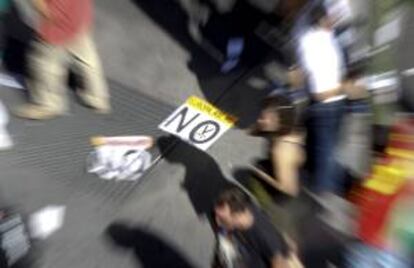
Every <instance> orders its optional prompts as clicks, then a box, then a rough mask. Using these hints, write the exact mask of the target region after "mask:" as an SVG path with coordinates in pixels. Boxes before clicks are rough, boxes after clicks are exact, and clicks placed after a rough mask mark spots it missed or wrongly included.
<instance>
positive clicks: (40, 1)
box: [32, 0, 51, 19]
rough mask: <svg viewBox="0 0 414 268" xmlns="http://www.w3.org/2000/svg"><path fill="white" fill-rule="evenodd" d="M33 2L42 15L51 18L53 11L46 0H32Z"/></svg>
mask: <svg viewBox="0 0 414 268" xmlns="http://www.w3.org/2000/svg"><path fill="white" fill-rule="evenodd" d="M32 4H33V6H34V8H35V9H36V11H37V12H39V14H40V15H42V16H43V17H45V18H47V19H50V18H51V13H50V10H49V7H48V5H47V2H46V0H32Z"/></svg>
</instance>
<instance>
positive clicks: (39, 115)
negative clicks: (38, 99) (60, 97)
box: [13, 104, 63, 120]
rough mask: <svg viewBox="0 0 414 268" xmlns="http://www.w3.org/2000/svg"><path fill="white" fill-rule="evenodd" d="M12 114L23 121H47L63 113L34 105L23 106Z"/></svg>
mask: <svg viewBox="0 0 414 268" xmlns="http://www.w3.org/2000/svg"><path fill="white" fill-rule="evenodd" d="M13 114H14V115H15V116H17V117H20V118H24V119H30V120H49V119H53V118H56V117H59V116H61V115H62V114H63V112H61V111H55V110H52V109H50V108H47V107H44V106H40V105H36V104H24V105H22V106H20V107H18V108H17V109H16V110H14V111H13Z"/></svg>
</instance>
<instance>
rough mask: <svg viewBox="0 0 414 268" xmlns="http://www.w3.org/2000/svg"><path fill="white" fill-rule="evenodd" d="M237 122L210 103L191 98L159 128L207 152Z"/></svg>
mask: <svg viewBox="0 0 414 268" xmlns="http://www.w3.org/2000/svg"><path fill="white" fill-rule="evenodd" d="M235 122H236V118H235V117H233V116H231V115H229V114H226V113H224V112H222V111H220V110H219V109H218V108H216V107H214V106H213V105H211V104H210V103H208V102H206V101H204V100H202V99H200V98H197V97H190V98H189V99H188V100H187V101H186V102H185V103H184V104H183V105H181V106H180V107H179V108H178V109H177V110H175V111H174V112H173V113H172V114H171V115H170V116H169V117H168V118H167V119H166V120H164V121H163V122H162V123H161V124H160V125H159V128H160V129H161V130H163V131H165V132H168V133H171V134H173V135H175V136H177V137H179V138H181V139H182V140H184V141H186V142H188V143H190V144H192V145H194V146H195V147H197V148H199V149H201V150H207V149H208V148H209V147H210V146H211V145H213V144H214V143H215V142H216V141H217V140H218V139H219V138H220V137H221V136H222V135H223V134H224V133H225V132H226V131H227V130H229V129H230V128H231V127H232V126H233V125H234V123H235Z"/></svg>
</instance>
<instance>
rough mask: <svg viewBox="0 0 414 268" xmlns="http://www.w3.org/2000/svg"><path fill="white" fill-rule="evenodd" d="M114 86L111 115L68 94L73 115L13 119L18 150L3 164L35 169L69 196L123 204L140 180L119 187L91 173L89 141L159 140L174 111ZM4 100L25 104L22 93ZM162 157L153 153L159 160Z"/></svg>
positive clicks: (4, 94)
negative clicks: (111, 137)
mask: <svg viewBox="0 0 414 268" xmlns="http://www.w3.org/2000/svg"><path fill="white" fill-rule="evenodd" d="M110 87H111V93H112V105H113V108H114V112H113V114H112V115H109V116H102V115H97V114H94V113H93V111H91V110H89V109H87V108H84V107H82V106H81V105H79V104H78V103H77V102H76V101H75V100H74V99H75V98H74V97H73V96H72V95H73V94H71V93H68V95H69V96H71V97H70V98H69V99H71V100H70V102H71V111H70V113H69V114H68V115H66V116H63V117H61V118H58V119H54V120H51V121H46V122H36V121H26V120H20V119H16V118H12V122H11V125H10V131H11V133H12V135H13V138H14V140H15V142H16V147H15V148H14V149H13V150H11V151H9V152H3V153H1V154H0V164H1V165H5V166H7V167H8V168H16V169H19V168H23V167H24V168H35V169H36V170H39V171H41V172H42V173H44V174H47V175H48V176H50V177H52V178H54V179H55V180H56V181H59V183H62V184H64V185H65V187H63V188H62V189H67V191H68V193H69V194H70V192H72V191H73V192H76V193H80V192H81V193H83V194H86V195H88V194H93V195H99V196H101V197H102V198H103V199H105V200H113V201H115V200H116V199H117V200H118V201H121V199H123V198H124V197H126V196H127V195H128V194H129V193H131V191H132V190H133V189H134V186H136V185H135V184H137V183H139V181H136V182H117V183H115V182H111V181H103V180H101V179H99V178H98V177H96V176H94V175H89V174H87V173H86V172H85V165H86V157H87V155H88V154H89V152H90V151H91V150H92V148H91V147H90V145H89V138H90V137H91V136H95V135H108V136H109V135H151V136H154V137H158V136H160V135H163V133H162V132H161V131H159V130H158V129H157V126H158V124H159V123H160V122H161V121H162V120H163V119H164V118H165V117H166V116H167V115H168V114H169V113H170V112H171V111H172V110H174V107H172V106H169V105H166V104H165V103H161V102H159V101H157V100H155V99H153V98H151V97H149V96H146V95H144V94H142V93H140V92H138V91H136V90H133V89H128V88H125V87H123V86H122V85H119V84H117V83H114V82H112V83H110ZM16 91H17V92H16ZM0 98H1V99H2V101H3V102H4V103H5V105H6V106H8V107H9V108H12V107H13V106H15V105H17V104H19V103H21V102H22V98H23V94H22V92H21V91H18V90H11V89H6V88H3V89H1V90H0ZM159 154H160V152H159V151H158V150H157V149H156V148H154V150H153V156H154V159H155V158H156V157H157V156H159ZM68 193H65V195H66V194H68ZM62 194H63V193H62Z"/></svg>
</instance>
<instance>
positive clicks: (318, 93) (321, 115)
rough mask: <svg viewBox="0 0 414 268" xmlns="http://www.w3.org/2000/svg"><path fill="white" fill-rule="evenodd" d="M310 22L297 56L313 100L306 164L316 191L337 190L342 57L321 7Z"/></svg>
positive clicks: (310, 110)
mask: <svg viewBox="0 0 414 268" xmlns="http://www.w3.org/2000/svg"><path fill="white" fill-rule="evenodd" d="M311 21H312V27H310V28H309V30H308V31H306V32H305V33H304V34H303V35H302V37H301V38H300V40H299V57H300V61H301V64H302V68H303V69H304V71H305V74H306V76H307V80H308V84H309V91H310V95H311V96H312V99H313V104H312V105H310V107H309V111H308V113H307V117H308V118H307V146H308V166H309V170H310V174H311V178H312V179H313V181H312V184H313V190H314V191H315V192H316V193H317V194H324V193H337V192H338V191H339V190H340V186H341V178H340V177H341V176H340V172H339V171H340V167H339V165H338V163H337V162H336V160H335V149H336V146H337V143H338V139H339V129H340V126H341V120H342V117H343V114H344V108H345V98H346V97H345V94H343V93H342V85H341V84H342V79H343V75H344V71H345V70H344V69H345V66H344V59H343V54H342V51H341V48H340V46H339V44H338V41H337V40H336V38H335V33H334V30H333V27H332V22H331V20H330V18H329V16H328V15H327V13H326V10H325V9H324V8H323V7H322V6H318V7H315V8H314V9H313V10H312V12H311Z"/></svg>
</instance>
